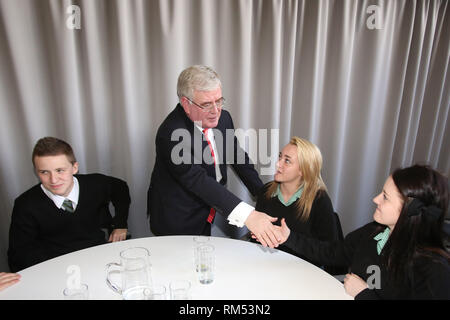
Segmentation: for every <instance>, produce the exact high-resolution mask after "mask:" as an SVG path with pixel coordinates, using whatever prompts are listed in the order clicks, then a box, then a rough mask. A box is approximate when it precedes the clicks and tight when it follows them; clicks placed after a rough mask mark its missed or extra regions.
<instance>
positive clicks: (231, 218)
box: [227, 201, 255, 228]
mask: <svg viewBox="0 0 450 320" xmlns="http://www.w3.org/2000/svg"><path fill="white" fill-rule="evenodd" d="M254 210H255V208H254V207H252V206H251V205H249V204H247V203H245V202H243V201H241V202H240V203H239V204H238V205H237V206H236V207H235V208H234V209H233V211H231V213H230V214H229V215H228V218H227V220H228V223H229V224H231V225H234V226H236V227H239V228H242V227H243V226H244V225H245V221H246V220H247V218H248V216H249V215H250V214H251V213H252V212H253V211H254Z"/></svg>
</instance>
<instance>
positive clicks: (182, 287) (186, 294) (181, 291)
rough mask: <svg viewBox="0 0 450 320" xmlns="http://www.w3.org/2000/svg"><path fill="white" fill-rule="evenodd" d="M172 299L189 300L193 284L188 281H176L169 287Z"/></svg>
mask: <svg viewBox="0 0 450 320" xmlns="http://www.w3.org/2000/svg"><path fill="white" fill-rule="evenodd" d="M169 288H170V299H172V300H189V299H190V296H191V293H190V291H191V283H190V282H189V281H187V280H175V281H172V282H171V283H170V285H169Z"/></svg>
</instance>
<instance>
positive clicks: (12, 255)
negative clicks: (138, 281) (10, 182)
mask: <svg viewBox="0 0 450 320" xmlns="http://www.w3.org/2000/svg"><path fill="white" fill-rule="evenodd" d="M32 160H33V165H34V168H35V171H36V174H37V176H38V177H39V180H40V181H41V183H40V184H37V185H35V186H34V187H32V188H31V189H29V190H28V191H26V192H24V193H23V194H21V195H20V196H19V197H18V198H17V199H16V200H15V202H14V208H13V213H12V216H11V226H10V231H9V249H8V259H9V267H10V269H11V271H13V272H15V271H18V270H21V269H24V268H27V267H29V266H32V265H34V264H36V263H39V262H42V261H45V260H48V259H51V258H54V257H57V256H60V255H63V254H66V253H69V252H73V251H76V250H80V249H84V248H87V247H91V246H95V245H99V244H103V243H105V242H106V239H105V233H104V231H103V230H102V228H105V229H110V230H111V229H112V230H113V231H112V232H111V235H110V236H109V241H110V242H114V241H121V240H125V239H126V234H127V219H128V210H129V207H130V203H131V200H130V194H129V190H128V186H127V184H126V182H125V181H122V180H120V179H117V178H114V177H110V176H105V175H102V174H78V175H77V172H78V162H77V161H76V159H75V156H74V153H73V150H72V148H71V147H70V145H69V144H68V143H66V142H64V141H62V140H60V139H57V138H53V137H46V138H42V139H40V140H39V141H38V142H37V143H36V145H35V147H34V150H33V156H32ZM110 202H111V203H112V204H113V206H114V209H115V210H114V211H115V215H114V218H113V217H112V216H111V214H110V212H109V204H110Z"/></svg>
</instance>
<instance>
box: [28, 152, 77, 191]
mask: <svg viewBox="0 0 450 320" xmlns="http://www.w3.org/2000/svg"><path fill="white" fill-rule="evenodd" d="M34 167H35V169H36V173H37V175H38V177H39V180H41V183H42V185H43V186H44V188H45V189H47V190H48V191H50V192H51V193H53V194H55V195H58V196H62V197H67V196H68V195H69V193H70V191H72V187H73V175H74V174H76V173H77V172H78V162H75V163H74V164H72V163H71V162H70V161H69V160H68V159H67V156H66V155H65V154H61V155H57V156H43V157H35V158H34Z"/></svg>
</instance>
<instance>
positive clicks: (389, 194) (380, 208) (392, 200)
mask: <svg viewBox="0 0 450 320" xmlns="http://www.w3.org/2000/svg"><path fill="white" fill-rule="evenodd" d="M373 202H375V204H376V205H377V208H376V209H375V212H374V213H373V219H374V220H375V221H376V222H378V223H381V224H384V225H385V226H388V227H389V229H391V231H392V230H393V229H394V227H395V224H396V223H397V220H398V217H399V216H400V212H401V210H402V207H403V199H402V197H401V195H400V193H399V191H398V189H397V187H396V185H395V183H394V180H393V179H392V177H391V176H389V178H388V179H387V180H386V182H385V184H384V186H383V190H382V192H381V193H380V194H379V195H377V196H376V197H375V198H374V199H373Z"/></svg>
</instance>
